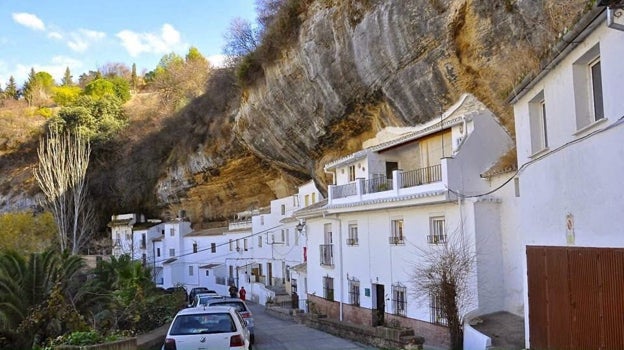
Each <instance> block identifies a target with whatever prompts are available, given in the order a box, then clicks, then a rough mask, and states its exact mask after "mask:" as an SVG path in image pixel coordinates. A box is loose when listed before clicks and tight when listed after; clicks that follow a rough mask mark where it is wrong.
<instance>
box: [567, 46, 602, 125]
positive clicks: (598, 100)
mask: <svg viewBox="0 0 624 350" xmlns="http://www.w3.org/2000/svg"><path fill="white" fill-rule="evenodd" d="M572 76H573V83H574V107H575V112H576V128H577V130H581V129H583V128H585V127H587V126H589V125H591V124H592V123H594V122H597V121H599V120H601V119H604V118H605V115H604V105H603V94H602V69H601V64H600V45H599V44H596V45H595V46H594V47H592V48H591V49H590V50H588V51H587V52H586V53H585V54H584V55H583V56H581V58H579V59H578V60H577V61H576V62H574V64H573V65H572Z"/></svg>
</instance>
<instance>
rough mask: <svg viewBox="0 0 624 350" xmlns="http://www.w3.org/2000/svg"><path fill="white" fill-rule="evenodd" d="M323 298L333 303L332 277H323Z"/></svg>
mask: <svg viewBox="0 0 624 350" xmlns="http://www.w3.org/2000/svg"><path fill="white" fill-rule="evenodd" d="M323 297H324V298H325V299H327V300H329V301H334V279H333V278H332V277H329V276H325V277H323Z"/></svg>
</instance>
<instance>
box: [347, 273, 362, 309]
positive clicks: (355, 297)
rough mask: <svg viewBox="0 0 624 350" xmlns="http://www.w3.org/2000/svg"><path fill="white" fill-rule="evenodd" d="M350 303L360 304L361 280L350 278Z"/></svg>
mask: <svg viewBox="0 0 624 350" xmlns="http://www.w3.org/2000/svg"><path fill="white" fill-rule="evenodd" d="M349 304H351V305H354V306H360V281H358V280H357V279H355V278H353V279H349Z"/></svg>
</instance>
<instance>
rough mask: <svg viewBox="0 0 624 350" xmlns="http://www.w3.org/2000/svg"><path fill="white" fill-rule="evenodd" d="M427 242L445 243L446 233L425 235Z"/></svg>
mask: <svg viewBox="0 0 624 350" xmlns="http://www.w3.org/2000/svg"><path fill="white" fill-rule="evenodd" d="M427 243H429V244H438V243H446V235H427Z"/></svg>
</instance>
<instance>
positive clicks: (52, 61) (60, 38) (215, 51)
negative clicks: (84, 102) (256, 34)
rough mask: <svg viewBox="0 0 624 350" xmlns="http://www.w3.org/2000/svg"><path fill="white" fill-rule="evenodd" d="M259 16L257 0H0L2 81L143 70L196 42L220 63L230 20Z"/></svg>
mask: <svg viewBox="0 0 624 350" xmlns="http://www.w3.org/2000/svg"><path fill="white" fill-rule="evenodd" d="M255 17H256V14H255V1H254V0H176V1H173V0H170V1H165V0H152V1H145V0H143V1H141V0H125V1H121V0H105V1H92V0H86V1H85V0H73V1H71V0H55V1H47V0H0V85H1V87H2V88H3V89H4V88H5V87H6V83H7V82H8V80H9V77H10V76H13V77H14V78H15V81H16V83H17V85H18V86H21V85H22V84H23V83H24V81H25V80H26V78H27V76H28V73H29V72H30V69H31V68H34V69H35V71H36V72H40V71H45V72H48V73H50V74H51V75H52V76H53V77H54V79H55V80H56V82H57V83H60V81H61V79H62V77H63V74H64V73H65V69H66V67H69V69H70V72H71V74H72V76H73V79H74V81H77V80H78V77H79V76H80V75H81V74H82V73H86V72H88V71H90V70H97V69H98V68H99V67H102V66H104V65H105V64H107V63H124V64H126V65H127V66H128V67H132V64H133V63H136V66H137V73H139V74H141V73H143V72H147V71H151V70H153V69H154V68H155V67H156V65H157V64H158V62H159V61H160V59H161V58H162V57H163V55H165V54H168V53H171V52H175V53H177V54H179V55H180V56H182V57H184V56H185V55H186V53H187V52H188V49H189V47H191V46H194V47H196V48H198V49H199V51H200V52H201V53H202V54H203V55H204V56H205V57H206V58H208V60H209V61H210V62H211V63H212V64H213V65H219V64H220V62H222V51H223V46H224V45H225V41H224V39H223V34H224V33H225V32H226V31H227V29H228V28H229V25H230V23H231V21H232V20H233V19H234V18H243V19H247V20H249V21H252V22H253V21H255Z"/></svg>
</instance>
